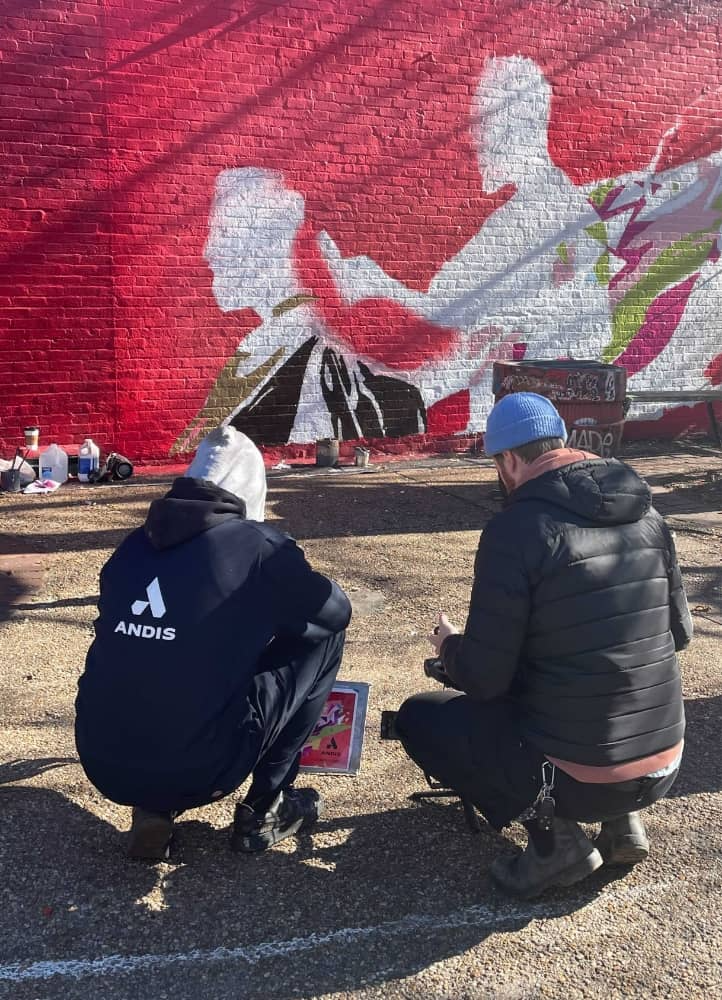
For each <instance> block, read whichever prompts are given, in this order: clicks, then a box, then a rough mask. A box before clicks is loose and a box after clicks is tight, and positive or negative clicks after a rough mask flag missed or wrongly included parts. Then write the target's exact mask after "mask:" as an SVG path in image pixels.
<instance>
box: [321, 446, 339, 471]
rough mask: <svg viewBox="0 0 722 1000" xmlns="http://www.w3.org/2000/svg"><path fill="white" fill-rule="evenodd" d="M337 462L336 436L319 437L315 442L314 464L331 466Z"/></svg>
mask: <svg viewBox="0 0 722 1000" xmlns="http://www.w3.org/2000/svg"><path fill="white" fill-rule="evenodd" d="M337 464H338V441H337V440H336V438H321V440H320V441H317V442H316V465H317V466H319V467H320V468H325V469H328V468H331V467H332V466H334V465H337Z"/></svg>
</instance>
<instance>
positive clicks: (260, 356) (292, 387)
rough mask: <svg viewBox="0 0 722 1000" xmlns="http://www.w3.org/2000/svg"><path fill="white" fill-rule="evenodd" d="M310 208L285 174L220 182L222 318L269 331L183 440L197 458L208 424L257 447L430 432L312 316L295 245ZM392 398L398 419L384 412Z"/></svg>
mask: <svg viewBox="0 0 722 1000" xmlns="http://www.w3.org/2000/svg"><path fill="white" fill-rule="evenodd" d="M303 221H304V199H303V197H302V196H301V195H300V194H298V193H297V192H295V191H292V190H290V189H289V188H288V187H286V185H285V183H284V179H283V175H282V174H281V173H280V172H279V171H273V170H265V169H262V168H258V167H247V168H240V169H234V170H225V171H223V172H222V173H221V174H220V175H219V177H218V178H217V181H216V190H215V197H214V201H213V206H212V209H211V217H210V225H209V235H208V240H207V242H206V245H205V248H204V253H205V256H206V259H207V261H208V263H209V265H210V267H211V270H212V272H213V294H214V297H215V299H216V302H217V303H218V305H219V307H220V308H221V310H223V312H232V311H235V310H240V309H247V308H250V309H253V310H254V311H255V312H256V313H257V314H258V316H259V317H260V319H261V320H262V322H261V324H260V325H259V326H258V327H256V329H254V330H253V331H252V332H251V333H250V334H249V335H248V336H246V337H245V338H244V339H243V340H242V342H241V344H240V345H239V347H238V350H237V352H236V354H235V355H234V357H233V358H231V359H230V360H229V361H228V362H227V364H226V366H225V367H224V369H223V371H222V372H221V373H220V375H219V376H218V378H217V379H216V382H215V385H214V386H213V388H212V390H211V392H210V394H209V396H208V397H207V399H206V402H205V404H204V406H203V407H202V409H201V410H200V412H199V413H198V414H197V415H196V417H195V418H194V420H193V421H192V422H191V424H190V425H189V427H187V428H186V430H185V431H184V432H183V434H182V435H181V436H180V437H179V439H178V440H177V441H176V443H175V445H174V447H173V449H172V453H178V452H183V451H189V450H191V449H192V448H193V447H194V446H195V443H196V442H197V440H198V438H199V437H200V436H201V434H202V433H203V431H204V428H206V427H207V426H209V425H211V426H212V425H214V424H217V423H232V424H234V426H237V427H239V429H241V430H243V431H244V432H246V433H247V434H249V436H250V437H251V438H253V439H254V440H256V441H265V442H272V443H285V442H287V441H293V442H312V441H316V440H319V439H322V438H325V437H332V436H336V437H345V438H361V437H364V436H367V437H381V436H383V435H384V434H387V433H389V434H393V435H394V436H402V435H404V434H414V433H418V432H419V431H423V430H424V429H425V423H424V421H425V416H424V411H423V405H422V404H421V400H420V397H419V396H418V393H416V392H415V391H414V390H411V389H410V387H408V386H407V385H405V383H403V382H401V381H400V380H399V379H397V378H396V377H395V376H394V373H393V372H390V371H387V370H386V369H385V368H384V366H383V365H381V364H379V363H376V364H375V365H374V367H373V370H372V369H371V368H370V367H369V366H368V365H365V364H363V363H361V364H360V363H359V361H358V359H356V358H353V356H352V357H351V358H350V359H349V363H348V364H347V363H346V358H345V357H344V353H343V352H344V347H343V344H342V343H341V341H340V340H339V339H338V338H337V337H334V335H333V332H332V331H331V330H330V329H329V328H328V326H327V325H326V324H325V323H324V322H323V321H322V319H321V318H320V316H319V314H318V312H317V311H316V310H315V309H314V308H313V306H312V302H313V296H312V295H311V294H309V293H308V290H307V289H305V288H304V287H303V286H302V284H301V283H300V282H299V280H298V278H297V276H296V270H295V267H294V261H293V247H294V241H295V239H296V236H297V234H298V231H299V229H300V227H301V225H302V224H303ZM389 394H391V395H392V396H394V397H396V398H395V399H394V400H393V405H392V409H393V413H391V414H388V413H386V412H384V398H385V397H386V396H388V395H389Z"/></svg>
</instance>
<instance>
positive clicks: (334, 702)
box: [300, 681, 369, 774]
mask: <svg viewBox="0 0 722 1000" xmlns="http://www.w3.org/2000/svg"><path fill="white" fill-rule="evenodd" d="M368 697H369V685H368V684H365V683H363V682H362V681H336V683H335V684H334V686H333V688H332V689H331V693H330V694H329V696H328V698H327V699H326V704H325V705H324V708H323V712H322V713H321V717H320V718H319V720H318V722H317V723H316V725H315V726H314V729H313V732H312V733H311V735H310V736H309V738H308V740H307V742H306V745H305V746H304V748H303V751H302V752H301V768H300V769H301V770H302V771H315V772H318V773H322V774H358V771H359V768H360V766H361V751H362V749H363V741H364V725H365V723H366V710H367V708H368Z"/></svg>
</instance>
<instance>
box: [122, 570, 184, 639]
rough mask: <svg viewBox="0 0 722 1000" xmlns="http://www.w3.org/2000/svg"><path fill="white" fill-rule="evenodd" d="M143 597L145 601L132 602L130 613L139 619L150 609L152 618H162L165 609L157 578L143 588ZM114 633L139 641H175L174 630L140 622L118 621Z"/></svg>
mask: <svg viewBox="0 0 722 1000" xmlns="http://www.w3.org/2000/svg"><path fill="white" fill-rule="evenodd" d="M145 596H146V597H147V600H145V601H133V603H132V604H131V606H130V613H131V614H132V615H135V616H136V617H137V618H140V616H141V615H144V614H145V612H146V611H147V610H148V609H150V613H151V615H152V616H153V618H164V617H165V613H166V607H165V601H164V600H163V594H162V593H161V590H160V583H159V582H158V577H156V578H155V579H154V580H151V582H150V583H149V584H148V586H147V587H146V588H145ZM115 631H116V632H122V633H123V635H133V636H137V637H138V638H139V639H167V640H170V639H175V629H174V628H164V627H163V626H162V625H141V623H140V622H123V621H120V622H118V624H117V625H116V626H115Z"/></svg>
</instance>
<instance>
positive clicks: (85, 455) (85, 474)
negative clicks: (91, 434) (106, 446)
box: [78, 438, 100, 483]
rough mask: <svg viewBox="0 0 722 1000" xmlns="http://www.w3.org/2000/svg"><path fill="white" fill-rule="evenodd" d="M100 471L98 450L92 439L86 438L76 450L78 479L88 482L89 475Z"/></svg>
mask: <svg viewBox="0 0 722 1000" xmlns="http://www.w3.org/2000/svg"><path fill="white" fill-rule="evenodd" d="M99 469H100V448H99V447H98V446H97V444H96V443H95V441H93V439H92V438H86V439H85V441H83V443H82V444H81V446H80V448H78V479H79V480H80V482H81V483H87V482H89V481H90V474H91V473H92V472H97V471H98V470H99Z"/></svg>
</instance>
